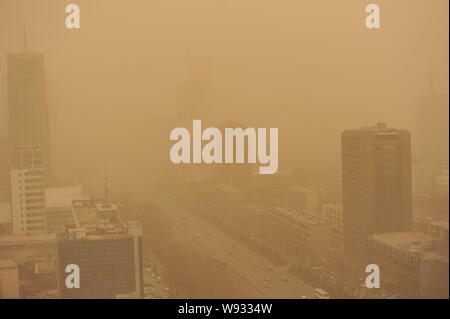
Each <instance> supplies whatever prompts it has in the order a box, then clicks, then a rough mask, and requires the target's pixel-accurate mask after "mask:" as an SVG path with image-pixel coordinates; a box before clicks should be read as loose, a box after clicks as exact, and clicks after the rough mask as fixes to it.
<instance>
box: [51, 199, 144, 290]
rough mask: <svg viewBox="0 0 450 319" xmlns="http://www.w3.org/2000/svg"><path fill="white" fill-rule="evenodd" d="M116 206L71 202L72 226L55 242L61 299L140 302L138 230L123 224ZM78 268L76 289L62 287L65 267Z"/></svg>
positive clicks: (140, 239)
mask: <svg viewBox="0 0 450 319" xmlns="http://www.w3.org/2000/svg"><path fill="white" fill-rule="evenodd" d="M118 212H119V205H117V204H109V203H106V202H104V201H98V200H74V201H73V220H74V225H73V226H71V227H67V231H64V232H60V233H59V234H58V236H57V240H56V256H57V269H58V290H59V294H60V296H61V297H63V298H109V299H111V298H142V296H143V266H142V259H143V253H142V227H141V225H140V223H139V222H128V223H127V224H125V223H124V222H122V220H121V219H120V217H119V215H118ZM69 264H76V265H78V266H79V268H80V288H77V289H70V288H68V287H66V284H65V278H66V276H67V275H68V274H67V273H66V272H65V269H66V266H67V265H69Z"/></svg>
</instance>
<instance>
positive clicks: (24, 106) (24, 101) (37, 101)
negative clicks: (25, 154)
mask: <svg viewBox="0 0 450 319" xmlns="http://www.w3.org/2000/svg"><path fill="white" fill-rule="evenodd" d="M7 65H8V66H7V67H8V74H7V91H8V112H7V113H8V133H9V134H8V135H9V141H10V146H11V147H23V146H35V145H37V146H39V147H42V150H43V154H44V160H45V163H46V165H47V167H46V169H47V171H46V173H48V174H49V173H50V165H49V164H50V141H49V122H48V110H47V100H46V89H45V73H44V54H42V53H27V52H26V45H25V50H24V53H19V54H8V56H7Z"/></svg>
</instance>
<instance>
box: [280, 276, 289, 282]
mask: <svg viewBox="0 0 450 319" xmlns="http://www.w3.org/2000/svg"><path fill="white" fill-rule="evenodd" d="M281 280H283V281H288V280H289V279H288V277H287V276H283V277H281Z"/></svg>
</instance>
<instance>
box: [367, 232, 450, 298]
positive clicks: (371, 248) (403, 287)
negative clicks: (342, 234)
mask: <svg viewBox="0 0 450 319" xmlns="http://www.w3.org/2000/svg"><path fill="white" fill-rule="evenodd" d="M365 246H366V253H367V256H366V258H367V259H366V262H367V264H377V265H378V266H379V267H380V279H381V287H382V288H384V287H386V288H387V289H389V290H390V291H394V292H397V293H399V294H400V295H401V296H403V297H409V298H448V288H449V287H448V283H449V277H448V273H449V265H448V255H444V254H441V253H440V252H439V250H436V247H435V241H434V240H433V239H432V238H431V237H429V236H427V235H424V234H420V233H415V232H393V233H380V234H374V235H372V236H370V237H369V238H368V239H367V240H366V242H365Z"/></svg>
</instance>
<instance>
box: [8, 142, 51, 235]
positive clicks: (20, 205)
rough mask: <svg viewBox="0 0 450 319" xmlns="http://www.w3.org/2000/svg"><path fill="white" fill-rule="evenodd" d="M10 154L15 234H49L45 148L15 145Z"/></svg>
mask: <svg viewBox="0 0 450 319" xmlns="http://www.w3.org/2000/svg"><path fill="white" fill-rule="evenodd" d="M10 156H11V171H10V172H11V204H12V223H13V233H14V234H17V235H18V234H23V235H25V234H42V233H46V231H47V222H46V214H45V193H44V186H45V164H44V151H43V150H42V148H41V147H39V146H29V147H13V148H11V155H10Z"/></svg>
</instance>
